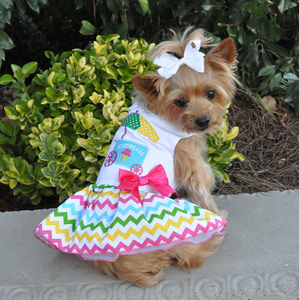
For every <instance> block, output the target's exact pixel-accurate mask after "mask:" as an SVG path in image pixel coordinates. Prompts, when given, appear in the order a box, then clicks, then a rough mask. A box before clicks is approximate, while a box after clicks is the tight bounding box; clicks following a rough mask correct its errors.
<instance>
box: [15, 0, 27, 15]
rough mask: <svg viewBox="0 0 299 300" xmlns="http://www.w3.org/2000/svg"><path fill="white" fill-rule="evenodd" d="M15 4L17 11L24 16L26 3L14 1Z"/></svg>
mask: <svg viewBox="0 0 299 300" xmlns="http://www.w3.org/2000/svg"><path fill="white" fill-rule="evenodd" d="M14 1H15V4H16V6H17V8H18V10H19V11H20V13H21V14H22V15H23V14H25V11H26V3H25V1H24V0H14Z"/></svg>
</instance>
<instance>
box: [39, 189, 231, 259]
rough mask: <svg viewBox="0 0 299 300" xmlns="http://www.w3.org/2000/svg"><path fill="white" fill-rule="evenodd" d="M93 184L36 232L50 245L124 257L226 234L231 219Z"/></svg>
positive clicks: (83, 253)
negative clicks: (96, 188) (136, 196)
mask: <svg viewBox="0 0 299 300" xmlns="http://www.w3.org/2000/svg"><path fill="white" fill-rule="evenodd" d="M140 196H141V201H139V200H138V199H136V198H135V197H134V196H132V195H131V194H130V193H129V192H124V191H122V190H118V189H116V188H115V187H104V188H103V189H100V190H97V192H94V190H93V186H90V187H88V188H86V189H84V190H82V191H80V192H78V193H76V194H74V195H73V196H72V197H70V198H69V199H68V200H66V201H65V202H64V203H63V204H61V205H60V206H59V207H58V208H57V209H56V210H54V211H53V212H52V213H51V214H50V215H49V216H48V217H47V218H46V219H45V220H43V221H42V222H41V223H40V224H39V226H38V227H37V228H36V229H35V230H34V234H35V236H36V237H37V238H38V239H39V240H41V241H42V242H43V243H44V244H46V245H47V246H49V247H50V248H54V249H59V250H61V251H62V252H65V253H72V254H75V255H77V256H79V257H80V258H81V259H83V260H105V261H115V260H117V259H118V257H119V256H120V255H134V254H140V253H147V252H153V251H162V250H167V249H170V248H172V247H175V246H178V245H180V244H182V243H193V244H200V243H203V242H206V241H208V240H209V239H210V238H211V237H212V236H214V235H219V236H220V235H222V234H223V231H224V229H225V227H226V224H227V222H226V221H225V220H223V219H222V218H221V217H219V216H217V215H215V214H213V213H211V212H209V211H207V210H205V209H203V208H200V207H199V206H197V205H195V204H193V203H191V202H189V201H187V200H184V199H176V200H173V199H170V198H168V197H164V196H158V195H155V194H151V193H144V192H141V193H140Z"/></svg>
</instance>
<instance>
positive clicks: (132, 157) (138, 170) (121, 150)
mask: <svg viewBox="0 0 299 300" xmlns="http://www.w3.org/2000/svg"><path fill="white" fill-rule="evenodd" d="M148 151H149V149H148V147H146V146H144V145H141V144H139V143H135V142H132V141H127V140H118V141H117V142H116V144H115V146H114V150H113V151H111V152H110V153H109V154H108V156H107V158H106V161H105V163H104V166H106V167H108V161H111V162H112V161H113V162H112V163H115V164H117V165H120V166H124V167H126V168H128V169H130V171H131V172H133V173H135V174H137V175H141V174H142V172H143V169H142V164H143V162H144V160H145V158H146V156H147V153H148ZM112 163H111V164H112ZM105 164H106V165H105ZM111 164H110V165H111Z"/></svg>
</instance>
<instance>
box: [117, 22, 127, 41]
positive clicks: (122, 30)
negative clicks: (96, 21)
mask: <svg viewBox="0 0 299 300" xmlns="http://www.w3.org/2000/svg"><path fill="white" fill-rule="evenodd" d="M128 30H129V25H128V21H127V20H125V21H123V22H122V23H121V25H120V26H118V27H117V29H116V32H117V33H118V34H119V35H120V38H121V39H125V38H126V37H127V35H128Z"/></svg>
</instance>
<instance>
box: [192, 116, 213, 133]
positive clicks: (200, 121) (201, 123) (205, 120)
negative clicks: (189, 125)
mask: <svg viewBox="0 0 299 300" xmlns="http://www.w3.org/2000/svg"><path fill="white" fill-rule="evenodd" d="M195 123H196V125H197V126H198V127H199V130H201V131H203V130H206V129H207V128H208V127H209V125H210V118H209V117H208V116H202V117H199V118H197V119H196V120H195Z"/></svg>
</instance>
